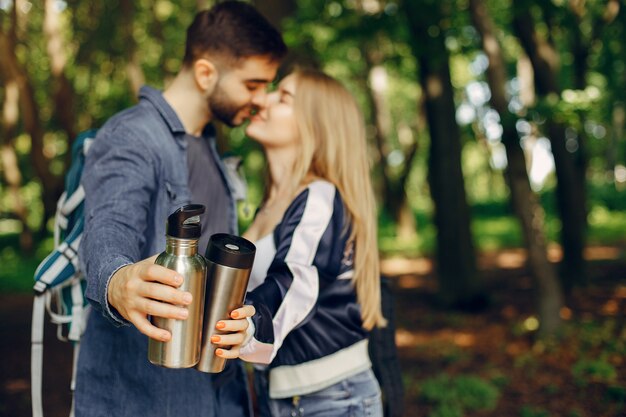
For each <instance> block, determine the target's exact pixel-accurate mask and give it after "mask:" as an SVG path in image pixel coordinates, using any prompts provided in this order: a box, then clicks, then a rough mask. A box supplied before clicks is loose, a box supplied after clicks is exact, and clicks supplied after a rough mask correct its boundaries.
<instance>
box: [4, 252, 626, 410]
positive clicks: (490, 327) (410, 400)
mask: <svg viewBox="0 0 626 417" xmlns="http://www.w3.org/2000/svg"><path fill="white" fill-rule="evenodd" d="M551 256H553V257H558V253H551ZM587 258H588V259H589V261H590V263H589V277H590V283H589V285H588V286H587V287H585V288H584V289H577V290H575V291H573V292H572V294H570V295H568V296H567V297H566V302H565V305H566V308H564V309H563V310H562V314H561V315H562V317H563V319H564V323H565V325H564V331H563V334H562V336H561V338H560V339H559V341H546V342H538V341H537V340H536V338H535V332H533V329H534V328H535V327H536V321H535V320H534V318H535V317H536V311H535V300H536V292H535V289H534V285H533V283H532V280H531V279H530V277H529V275H528V272H527V270H526V269H525V268H524V259H525V257H524V253H523V251H521V250H510V251H499V252H497V253H492V254H483V255H481V256H480V257H479V262H478V264H479V268H480V272H481V273H480V276H481V278H482V280H483V283H484V285H485V288H486V289H487V290H488V293H489V298H488V301H489V302H488V303H487V304H486V305H484V306H483V307H482V308H480V309H476V310H475V311H473V312H470V313H468V312H461V311H450V310H444V309H441V308H439V307H438V306H437V302H436V297H435V293H436V286H435V280H434V277H433V272H432V263H431V261H430V260H429V259H425V258H421V259H412V260H407V259H388V260H385V261H384V262H383V271H384V272H385V274H386V275H387V276H389V277H390V278H391V284H392V289H393V293H394V296H395V305H394V310H395V321H396V326H397V332H396V342H397V345H398V352H399V356H400V366H401V369H402V377H403V381H404V391H405V392H404V393H405V395H404V410H405V412H404V417H460V416H467V417H486V416H505V417H618V416H626V334H625V331H626V322H625V320H624V316H625V315H626V254H625V251H624V249H623V248H615V247H607V248H601V247H596V248H591V249H589V250H588V251H587ZM31 308H32V296H31V295H30V294H0V358H2V360H1V361H0V416H6V417H27V416H30V415H31V411H30V408H31V402H30V342H29V339H30V320H31ZM44 346H45V348H44V381H43V386H44V410H45V415H46V416H47V417H66V416H67V415H68V412H69V404H70V399H71V397H70V394H69V384H70V367H71V351H72V349H71V346H70V345H69V344H67V343H63V342H59V341H57V339H56V335H55V329H54V328H53V327H52V326H48V327H47V328H46V334H45V344H44ZM442 375H443V376H445V377H442ZM468 377H469V379H468ZM446 378H447V379H446ZM464 378H465V379H464ZM433 392H434V394H433ZM468 397H470V398H469V400H468ZM472 398H473V400H472ZM489 404H491V407H490V408H489V409H487V408H488V407H487V405H489Z"/></svg>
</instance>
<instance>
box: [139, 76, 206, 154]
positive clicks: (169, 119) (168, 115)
mask: <svg viewBox="0 0 626 417" xmlns="http://www.w3.org/2000/svg"><path fill="white" fill-rule="evenodd" d="M139 98H140V99H145V100H147V101H148V102H150V104H152V105H153V106H154V108H155V109H156V110H157V111H158V112H159V114H160V115H161V117H163V120H165V123H167V125H168V127H169V128H170V131H171V132H172V134H173V136H174V138H176V142H177V143H178V144H179V145H180V146H182V147H184V148H185V147H187V143H186V141H185V139H184V138H185V135H186V134H187V132H186V131H185V127H184V126H183V123H182V122H181V121H180V119H179V118H178V115H177V114H176V112H175V111H174V109H173V108H172V106H170V104H169V103H168V102H167V101H166V100H165V98H163V93H162V92H161V91H159V90H157V89H155V88H152V87H150V86H147V85H144V86H143V87H141V89H140V90H139ZM215 133H216V132H215V127H214V126H213V125H212V124H211V123H207V125H206V126H205V127H204V129H203V130H202V136H203V137H204V138H207V139H214V138H215Z"/></svg>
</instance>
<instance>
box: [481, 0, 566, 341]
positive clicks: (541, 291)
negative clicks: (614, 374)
mask: <svg viewBox="0 0 626 417" xmlns="http://www.w3.org/2000/svg"><path fill="white" fill-rule="evenodd" d="M470 13H471V16H472V20H473V22H474V26H475V27H476V29H477V30H478V33H479V34H480V36H481V39H482V47H483V51H484V52H485V54H486V55H487V57H488V58H489V66H488V68H487V79H488V82H489V88H490V90H491V106H492V107H493V108H494V109H495V110H496V111H497V112H498V114H499V115H500V120H501V122H502V127H503V134H502V143H503V144H504V146H505V149H506V155H507V161H508V164H507V167H506V171H505V175H506V179H507V182H508V184H509V189H510V191H511V201H512V204H513V207H514V211H515V214H516V215H517V217H518V219H519V221H520V224H521V227H522V231H523V234H524V243H525V246H526V250H527V251H528V265H529V267H530V271H531V275H532V277H533V280H534V282H535V286H536V288H537V290H538V294H537V298H538V310H539V319H540V320H539V321H540V323H541V327H540V333H541V334H544V335H550V334H554V333H555V332H556V331H557V330H558V328H559V327H560V324H561V318H560V310H561V307H562V306H563V292H562V290H561V285H560V282H559V280H558V276H557V274H556V272H555V270H554V268H553V266H552V264H550V262H549V261H548V254H547V244H546V237H545V234H544V229H545V225H544V224H545V222H544V217H545V216H544V212H543V208H542V207H541V205H540V204H539V202H538V199H537V196H536V195H535V193H534V192H533V191H532V190H531V188H530V182H529V180H528V172H527V170H526V160H525V158H524V152H523V150H522V148H521V147H520V143H519V137H518V134H517V131H516V129H515V119H516V118H515V115H513V114H511V113H510V112H509V110H508V99H507V95H506V82H507V78H508V77H507V74H506V66H505V62H504V57H503V55H502V49H501V47H500V43H499V42H498V40H497V38H496V35H495V31H494V28H493V23H492V20H491V18H490V17H489V15H488V12H487V8H486V7H485V4H484V3H483V0H470Z"/></svg>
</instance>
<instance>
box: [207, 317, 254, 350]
mask: <svg viewBox="0 0 626 417" xmlns="http://www.w3.org/2000/svg"><path fill="white" fill-rule="evenodd" d="M254 313H256V310H255V309H254V307H253V306H251V305H245V306H243V307H241V308H238V309H236V310H233V311H231V313H230V317H231V318H232V320H220V321H218V322H217V323H216V324H215V329H216V330H219V331H220V332H222V333H220V334H214V335H212V336H211V343H213V344H214V345H217V346H219V348H218V349H216V350H215V355H216V356H219V357H220V358H225V359H234V358H238V357H239V349H240V348H241V344H242V343H243V342H244V341H245V340H246V330H248V326H249V323H248V318H250V317H252V316H254ZM225 332H226V334H224V333H225ZM228 332H230V333H228Z"/></svg>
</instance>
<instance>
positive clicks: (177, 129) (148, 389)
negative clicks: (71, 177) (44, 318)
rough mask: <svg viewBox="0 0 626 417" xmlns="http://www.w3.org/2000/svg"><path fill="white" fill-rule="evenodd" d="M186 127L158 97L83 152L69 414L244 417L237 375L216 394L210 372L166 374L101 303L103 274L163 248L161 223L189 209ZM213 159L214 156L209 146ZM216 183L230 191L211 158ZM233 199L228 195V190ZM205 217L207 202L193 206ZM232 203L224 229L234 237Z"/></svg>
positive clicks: (147, 97) (145, 91)
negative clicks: (80, 317)
mask: <svg viewBox="0 0 626 417" xmlns="http://www.w3.org/2000/svg"><path fill="white" fill-rule="evenodd" d="M186 147H187V143H186V141H185V129H184V127H183V125H182V123H181V121H180V120H179V118H178V116H177V115H176V113H175V112H174V110H173V109H172V108H171V107H170V106H169V104H168V103H167V102H166V101H165V100H164V98H163V96H162V94H161V93H160V92H159V91H157V90H154V89H152V88H149V87H143V88H142V89H141V91H140V102H139V104H137V105H136V106H134V107H132V108H129V109H127V110H125V111H122V112H121V113H118V114H117V115H115V116H113V117H112V118H111V119H109V121H107V122H106V123H105V125H104V126H102V128H100V130H99V131H98V134H97V136H96V139H95V141H94V142H93V144H92V145H91V148H90V149H89V152H88V154H87V158H86V163H85V169H84V173H83V178H82V184H83V186H84V188H85V194H86V198H85V229H84V232H83V237H82V241H81V245H80V260H81V266H82V269H83V271H84V272H85V274H86V277H87V289H86V295H87V298H88V299H89V301H90V302H91V304H92V305H93V306H94V307H95V310H96V311H93V312H92V313H91V316H90V318H89V321H88V324H87V329H86V332H85V334H84V336H83V339H82V343H81V349H80V355H79V359H78V365H77V380H76V392H75V407H76V416H77V417H80V416H89V417H94V416H129V417H130V416H139V415H149V416H164V417H165V416H168V417H169V416H209V417H213V416H224V415H228V416H248V415H251V413H250V406H249V398H248V392H247V384H246V382H245V373H244V372H243V368H242V367H241V365H240V364H237V367H236V369H235V371H234V374H235V375H236V378H235V379H234V380H231V381H230V382H229V383H228V384H227V385H225V386H224V387H223V388H221V389H216V388H215V387H214V386H213V385H214V384H213V383H214V381H213V378H212V376H211V375H210V374H205V373H202V372H199V371H196V370H194V369H165V368H161V367H158V366H155V365H152V364H151V363H150V362H149V361H148V357H147V347H148V339H147V337H146V336H144V335H142V334H141V333H139V332H138V331H137V330H136V328H135V327H134V326H131V325H129V323H128V322H127V321H126V320H125V319H124V318H123V317H122V316H121V315H119V313H117V312H116V311H115V310H114V309H113V308H112V307H111V306H110V305H109V304H108V302H107V287H108V282H109V279H110V278H111V276H112V275H113V273H114V272H115V271H117V270H118V269H119V268H121V267H122V266H124V265H128V264H131V263H134V262H137V261H139V260H141V259H145V258H147V257H149V256H151V255H154V254H157V253H159V252H162V251H163V250H164V249H165V220H166V218H167V216H168V215H169V214H170V213H172V212H173V211H174V210H175V209H176V208H177V207H180V206H181V205H183V204H188V203H190V201H189V200H190V192H189V187H188V168H187V153H186V152H187V150H186ZM212 151H213V152H215V153H216V151H215V148H214V147H212ZM215 157H216V158H215V161H216V163H217V164H218V165H219V172H220V173H221V178H209V179H207V180H208V181H224V182H226V184H227V185H228V189H229V190H231V187H230V185H229V181H228V180H227V175H226V173H225V169H224V167H223V165H222V164H221V162H220V161H219V158H218V157H217V153H216V154H215ZM231 200H232V192H231ZM202 203H203V204H205V205H206V206H207V213H206V214H205V215H210V213H211V202H210V201H205V202H202ZM234 204H235V202H234V200H232V207H233V210H232V215H231V216H230V217H231V220H232V221H231V225H230V230H231V232H232V233H235V232H236V211H235V209H234Z"/></svg>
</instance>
